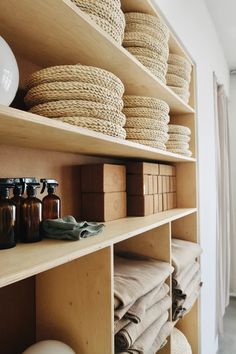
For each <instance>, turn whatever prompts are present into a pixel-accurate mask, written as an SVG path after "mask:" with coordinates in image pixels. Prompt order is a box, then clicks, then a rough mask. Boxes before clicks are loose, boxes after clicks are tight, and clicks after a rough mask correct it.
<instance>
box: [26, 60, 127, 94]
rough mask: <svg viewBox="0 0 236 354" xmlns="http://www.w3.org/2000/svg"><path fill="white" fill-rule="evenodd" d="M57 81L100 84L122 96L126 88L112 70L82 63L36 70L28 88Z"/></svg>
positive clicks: (27, 85) (28, 83)
mask: <svg viewBox="0 0 236 354" xmlns="http://www.w3.org/2000/svg"><path fill="white" fill-rule="evenodd" d="M55 81H60V82H63V81H66V82H68V81H78V82H85V83H87V84H93V85H98V86H102V87H104V88H107V89H108V90H111V91H114V92H115V93H116V94H117V95H118V96H120V97H122V95H123V93H124V90H125V88H124V85H123V83H122V81H121V80H120V79H119V78H118V77H117V76H115V75H114V74H112V73H111V72H109V71H107V70H104V69H100V68H96V67H93V66H87V65H80V64H77V65H59V66H52V67H50V68H46V69H42V70H39V71H36V72H35V73H33V74H32V75H31V76H30V78H29V80H28V82H27V84H26V88H27V89H28V90H29V89H31V88H32V87H35V86H38V85H41V84H45V83H50V82H55Z"/></svg>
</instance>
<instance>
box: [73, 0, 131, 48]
mask: <svg viewBox="0 0 236 354" xmlns="http://www.w3.org/2000/svg"><path fill="white" fill-rule="evenodd" d="M71 1H72V2H73V3H74V4H75V5H76V6H78V7H79V8H80V9H81V10H82V11H84V12H86V13H87V14H88V15H89V17H90V18H91V19H92V20H93V21H95V22H96V24H97V25H98V26H99V27H101V28H102V29H103V30H104V31H105V32H106V33H108V34H109V35H110V36H111V37H112V38H113V39H114V40H115V41H116V42H117V43H119V44H122V41H123V38H124V31H125V16H124V13H123V11H122V10H121V1H120V0H71Z"/></svg>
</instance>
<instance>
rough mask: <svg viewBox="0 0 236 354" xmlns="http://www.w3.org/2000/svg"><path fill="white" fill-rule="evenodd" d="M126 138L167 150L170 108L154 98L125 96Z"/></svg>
mask: <svg viewBox="0 0 236 354" xmlns="http://www.w3.org/2000/svg"><path fill="white" fill-rule="evenodd" d="M123 101H124V108H123V113H124V114H125V116H126V124H125V130H126V137H127V139H128V140H130V141H133V142H135V143H139V144H143V145H148V146H151V147H154V148H157V149H161V150H166V145H165V143H166V142H167V140H168V138H169V136H168V123H169V121H170V117H169V110H170V108H169V106H168V104H167V103H166V102H164V101H162V100H159V99H157V98H154V97H145V96H132V95H125V96H123Z"/></svg>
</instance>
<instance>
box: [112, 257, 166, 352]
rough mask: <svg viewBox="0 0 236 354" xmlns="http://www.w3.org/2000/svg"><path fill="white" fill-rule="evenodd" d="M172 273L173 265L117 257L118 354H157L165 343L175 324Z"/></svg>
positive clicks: (143, 259) (116, 333) (115, 285)
mask: <svg viewBox="0 0 236 354" xmlns="http://www.w3.org/2000/svg"><path fill="white" fill-rule="evenodd" d="M172 271H173V267H171V265H170V264H168V263H165V262H160V261H157V260H154V259H149V258H144V257H142V258H140V257H138V256H134V255H132V256H131V255H129V258H126V257H123V256H122V257H120V256H116V257H115V266H114V308H115V348H116V353H123V354H124V353H137V354H155V353H156V352H157V350H159V349H160V348H161V347H163V346H164V345H165V344H166V339H167V337H168V336H169V335H170V333H171V331H172V329H173V325H172V322H170V321H168V318H169V313H168V310H169V309H170V308H171V298H170V296H169V295H168V292H169V287H168V285H167V284H165V280H166V279H167V278H168V277H169V276H170V274H171V273H172Z"/></svg>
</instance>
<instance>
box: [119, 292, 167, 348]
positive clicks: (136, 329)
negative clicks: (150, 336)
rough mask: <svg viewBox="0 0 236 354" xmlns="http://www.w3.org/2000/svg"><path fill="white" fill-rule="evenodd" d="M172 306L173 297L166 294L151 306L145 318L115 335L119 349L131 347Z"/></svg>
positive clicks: (130, 324) (131, 323)
mask: <svg viewBox="0 0 236 354" xmlns="http://www.w3.org/2000/svg"><path fill="white" fill-rule="evenodd" d="M170 307H171V298H170V296H168V295H166V296H165V297H164V299H162V300H160V301H158V302H157V303H156V304H155V305H153V306H152V307H150V308H149V309H148V310H147V312H146V315H145V317H144V318H143V320H142V321H141V322H140V323H138V324H136V323H133V322H130V323H129V324H127V326H125V327H124V328H122V329H121V330H120V331H119V332H118V333H117V334H116V335H115V345H116V348H117V349H119V350H124V349H128V348H130V347H131V346H132V345H133V344H134V342H135V341H136V340H137V338H138V337H140V335H141V334H142V333H143V332H144V331H145V330H146V329H147V328H149V327H150V326H151V324H152V323H153V322H155V321H156V320H157V319H158V318H160V317H161V316H162V315H163V314H164V313H165V312H166V311H167V310H168V309H170Z"/></svg>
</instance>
